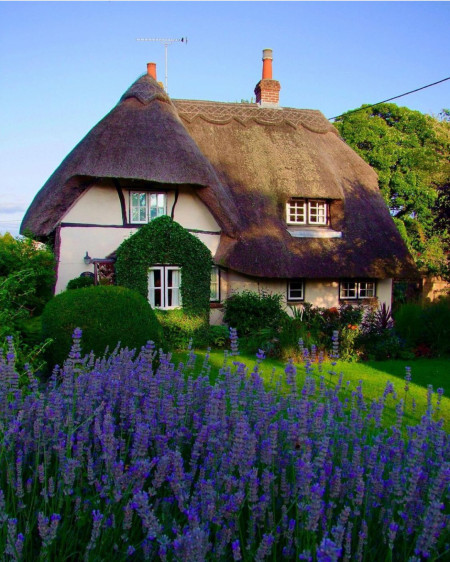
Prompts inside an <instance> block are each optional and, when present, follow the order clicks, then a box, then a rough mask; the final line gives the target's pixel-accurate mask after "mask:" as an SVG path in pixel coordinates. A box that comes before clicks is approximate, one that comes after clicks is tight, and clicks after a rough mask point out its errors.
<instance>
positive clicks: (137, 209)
mask: <svg viewBox="0 0 450 562" xmlns="http://www.w3.org/2000/svg"><path fill="white" fill-rule="evenodd" d="M166 199H167V198H166V194H165V193H149V192H139V191H132V192H131V193H130V222H131V223H137V224H145V223H147V222H150V221H152V220H153V219H156V217H161V216H162V215H165V214H167V213H166Z"/></svg>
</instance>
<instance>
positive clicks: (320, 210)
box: [308, 201, 328, 226]
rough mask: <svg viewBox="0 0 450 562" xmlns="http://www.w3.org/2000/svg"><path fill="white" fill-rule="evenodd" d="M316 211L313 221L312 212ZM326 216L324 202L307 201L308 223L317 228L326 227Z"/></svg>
mask: <svg viewBox="0 0 450 562" xmlns="http://www.w3.org/2000/svg"><path fill="white" fill-rule="evenodd" d="M314 210H315V211H316V216H315V219H313V211H314ZM327 214H328V206H327V203H326V201H308V223H309V224H313V225H318V226H326V224H327V222H328V220H327V218H328V217H327Z"/></svg>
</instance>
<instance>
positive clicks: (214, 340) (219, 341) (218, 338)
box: [208, 325, 230, 348]
mask: <svg viewBox="0 0 450 562" xmlns="http://www.w3.org/2000/svg"><path fill="white" fill-rule="evenodd" d="M229 337H230V335H229V329H228V328H227V326H214V325H213V326H210V327H209V330H208V345H209V346H210V347H216V348H217V347H226V346H227V345H228V340H229Z"/></svg>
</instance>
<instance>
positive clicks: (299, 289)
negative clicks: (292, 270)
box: [288, 281, 303, 300]
mask: <svg viewBox="0 0 450 562" xmlns="http://www.w3.org/2000/svg"><path fill="white" fill-rule="evenodd" d="M288 300H303V281H290V282H289V285H288Z"/></svg>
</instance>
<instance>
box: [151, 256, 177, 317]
mask: <svg viewBox="0 0 450 562" xmlns="http://www.w3.org/2000/svg"><path fill="white" fill-rule="evenodd" d="M180 285H181V269H180V268H179V267H177V266H175V265H157V266H154V267H151V268H150V269H149V270H148V301H149V303H150V306H151V307H152V308H161V309H169V308H179V307H180V306H181V293H180Z"/></svg>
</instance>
